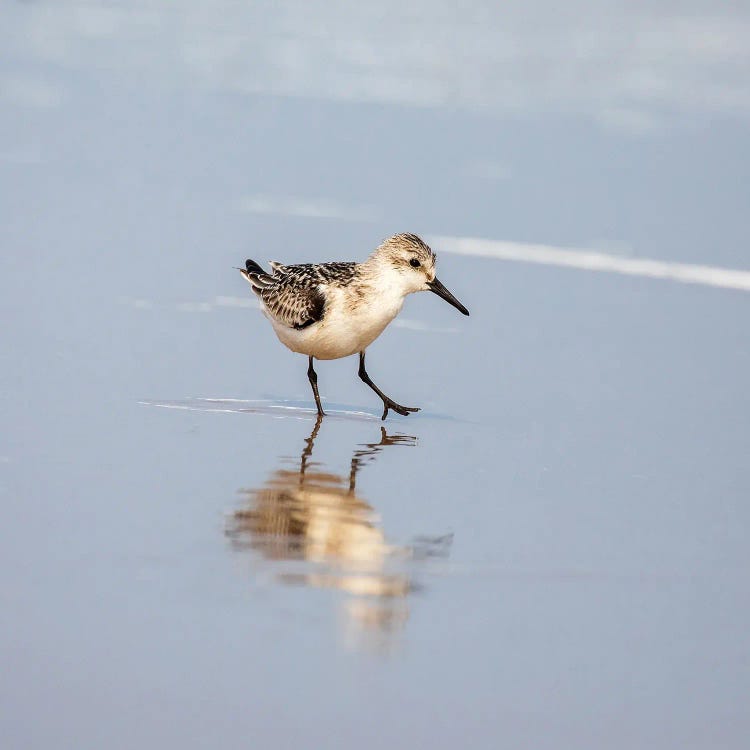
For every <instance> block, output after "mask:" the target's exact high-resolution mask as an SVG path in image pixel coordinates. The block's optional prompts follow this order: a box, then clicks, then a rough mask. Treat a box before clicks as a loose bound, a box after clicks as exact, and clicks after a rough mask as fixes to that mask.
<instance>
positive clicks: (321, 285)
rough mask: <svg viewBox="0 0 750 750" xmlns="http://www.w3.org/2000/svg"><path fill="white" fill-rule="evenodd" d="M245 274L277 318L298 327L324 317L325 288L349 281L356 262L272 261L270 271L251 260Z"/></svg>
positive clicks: (353, 272)
mask: <svg viewBox="0 0 750 750" xmlns="http://www.w3.org/2000/svg"><path fill="white" fill-rule="evenodd" d="M246 267H247V270H244V271H243V275H244V276H245V277H246V278H247V280H248V281H249V282H250V284H251V285H252V287H253V291H254V292H255V293H256V294H257V295H258V297H260V299H261V300H262V301H263V304H264V306H265V307H266V310H268V312H269V313H270V314H271V316H272V317H273V318H274V320H276V321H278V322H279V323H282V324H283V325H286V326H289V327H290V328H296V329H298V330H300V329H302V328H307V327H308V326H311V325H312V324H313V323H317V322H318V321H319V320H322V318H323V315H324V314H325V306H326V289H327V287H328V286H330V285H344V284H347V283H348V282H349V281H351V279H352V278H353V277H354V276H355V274H356V264H355V263H320V264H313V263H305V264H302V265H294V266H286V265H283V264H281V263H277V262H275V261H274V262H273V263H271V268H272V269H273V273H272V274H268V273H266V272H265V271H263V269H262V268H261V267H260V266H259V265H258V264H257V263H255V262H254V261H250V260H248V261H247V263H246Z"/></svg>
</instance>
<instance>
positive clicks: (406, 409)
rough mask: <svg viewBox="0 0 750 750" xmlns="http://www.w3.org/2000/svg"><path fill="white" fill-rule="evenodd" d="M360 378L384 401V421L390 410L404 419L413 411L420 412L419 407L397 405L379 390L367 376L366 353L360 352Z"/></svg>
mask: <svg viewBox="0 0 750 750" xmlns="http://www.w3.org/2000/svg"><path fill="white" fill-rule="evenodd" d="M359 377H360V379H361V380H363V381H364V382H365V383H367V385H369V386H370V388H372V390H373V391H375V393H377V394H378V396H380V398H382V399H383V417H382V418H383V419H385V418H386V417H387V416H388V409H393V411H395V412H397V413H398V414H401V415H403V416H404V417H408V416H409V413H410V412H413V411H419V407H417V406H401V404H397V403H396V402H395V401H394V400H393V399H392V398H388V396H386V395H385V393H383V391H381V390H380V388H378V387H377V386H376V385H375V383H373V382H372V380H370V376H369V375H368V374H367V370H365V353H364V352H360V353H359Z"/></svg>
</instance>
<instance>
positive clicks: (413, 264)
mask: <svg viewBox="0 0 750 750" xmlns="http://www.w3.org/2000/svg"><path fill="white" fill-rule="evenodd" d="M409 265H410V266H411V267H412V268H419V267H420V266H421V265H422V264H421V263H420V262H419V261H418V260H417V259H416V258H412V259H411V260H410V261H409Z"/></svg>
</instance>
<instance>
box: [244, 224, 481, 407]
mask: <svg viewBox="0 0 750 750" xmlns="http://www.w3.org/2000/svg"><path fill="white" fill-rule="evenodd" d="M435 260H436V257H435V253H433V252H432V250H431V249H430V248H429V247H428V246H427V245H426V244H425V243H424V242H423V241H422V240H421V239H420V238H419V237H417V236H416V235H414V234H396V235H394V236H393V237H390V238H389V239H387V240H385V242H383V244H382V245H380V247H378V248H377V250H375V252H374V253H373V254H372V255H370V257H369V258H368V259H367V260H366V261H364V263H320V264H304V265H294V266H285V265H282V264H281V263H275V262H274V263H271V268H272V272H271V273H270V274H269V273H266V271H264V270H263V268H261V266H259V265H258V264H257V263H256V262H255V261H253V260H248V261H246V262H245V268H244V269H239V270H240V272H241V273H242V275H243V276H244V277H245V278H246V279H247V280H248V281H249V282H250V284H251V285H252V288H253V291H254V292H255V293H256V294H257V295H258V297H259V298H260V301H261V303H262V308H263V312H264V313H265V315H266V317H267V318H268V319H269V320H270V321H271V325H272V326H273V329H274V331H275V332H276V335H277V336H278V337H279V340H280V341H281V342H282V343H283V344H284V345H285V346H287V347H288V348H289V349H291V350H292V351H293V352H298V353H300V354H305V355H306V356H307V357H308V363H309V364H308V369H307V377H308V378H309V380H310V385H311V386H312V390H313V395H314V396H315V405H316V406H317V408H318V414H319V415H321V416H322V415H323V414H324V412H323V407H322V406H321V403H320V395H319V393H318V376H317V374H316V372H315V370H314V369H313V359H315V358H316V359H339V358H340V357H348V356H349V355H351V354H356V353H359V377H360V378H361V379H362V380H363V381H364V382H365V383H367V385H368V386H370V388H372V390H373V391H375V393H377V394H378V396H380V398H381V399H382V401H383V419H385V418H386V417H387V416H388V410H389V409H393V411H395V412H398V413H399V414H403V415H404V416H406V415H408V414H409V413H410V412H413V411H419V409H418V408H417V407H413V406H401V405H400V404H397V403H396V402H395V401H393V399H391V398H389V397H388V396H386V395H385V394H384V393H383V392H382V391H381V390H380V389H379V388H378V387H377V386H376V385H375V383H373V382H372V380H370V376H369V375H368V374H367V371H366V370H365V349H367V347H368V346H369V345H370V344H371V343H372V342H373V341H375V339H376V338H377V337H378V336H380V334H381V333H382V332H383V331H384V330H385V327H386V326H387V325H388V324H389V323H390V322H391V321H392V320H393V319H394V318H395V317H396V315H398V313H399V311H400V310H401V306H402V305H403V303H404V298H405V297H406V295H407V294H411V293H412V292H421V291H428V290H429V291H431V292H434V293H435V294H437V295H438V296H440V297H442V298H443V299H444V300H447V301H448V302H450V304H451V305H453V306H454V307H456V308H458V309H459V310H460V311H461V312H462V313H463V314H464V315H468V314H469V311H468V310H467V309H466V308H465V307H464V306H463V305H462V304H461V303H460V302H459V301H458V300H457V299H456V298H455V297H454V296H453V295H452V294H451V293H450V292H449V291H448V290H447V289H446V288H445V287H444V286H443V285H442V284H441V283H440V282H439V281H438V280H437V278H436V277H435Z"/></svg>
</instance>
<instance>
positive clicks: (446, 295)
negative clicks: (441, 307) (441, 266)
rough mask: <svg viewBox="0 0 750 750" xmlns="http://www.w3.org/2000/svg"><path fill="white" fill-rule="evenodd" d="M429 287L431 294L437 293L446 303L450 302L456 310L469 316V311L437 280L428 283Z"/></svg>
mask: <svg viewBox="0 0 750 750" xmlns="http://www.w3.org/2000/svg"><path fill="white" fill-rule="evenodd" d="M427 286H428V287H429V290H430V291H431V292H435V294H437V296H438V297H442V298H443V299H444V300H445V301H446V302H449V303H450V304H451V305H453V307H455V308H456V310H459V311H460V312H462V313H463V314H464V315H468V314H469V311H468V310H467V309H466V308H465V307H464V306H463V305H462V304H461V303H460V302H459V301H458V300H457V299H456V298H455V297H454V296H453V295H452V294H451V293H450V292H449V291H448V290H447V289H446V288H445V287H444V286H443V285H442V284H441V283H440V282H439V281H438V280H437V279H433V280H432V281H428V282H427Z"/></svg>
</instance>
